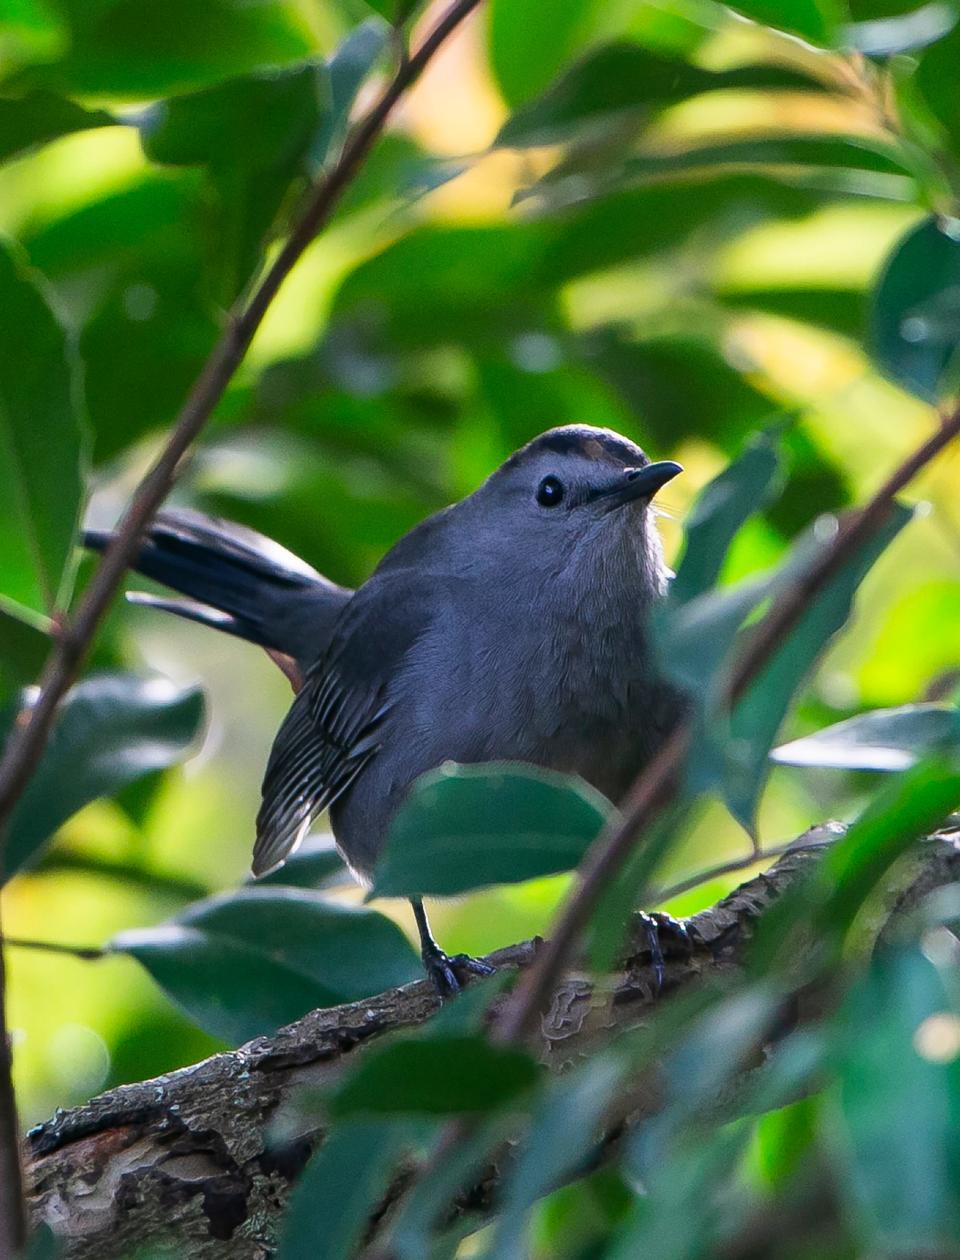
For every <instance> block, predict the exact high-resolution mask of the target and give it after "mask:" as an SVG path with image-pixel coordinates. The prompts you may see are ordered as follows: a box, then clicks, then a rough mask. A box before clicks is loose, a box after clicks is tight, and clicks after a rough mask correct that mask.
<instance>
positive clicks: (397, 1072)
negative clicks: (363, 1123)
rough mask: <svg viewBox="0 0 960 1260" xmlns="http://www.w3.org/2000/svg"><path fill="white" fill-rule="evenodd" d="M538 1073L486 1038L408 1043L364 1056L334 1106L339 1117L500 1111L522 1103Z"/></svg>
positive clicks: (521, 1056)
mask: <svg viewBox="0 0 960 1260" xmlns="http://www.w3.org/2000/svg"><path fill="white" fill-rule="evenodd" d="M538 1074H539V1073H538V1069H537V1066H536V1064H535V1063H534V1062H533V1060H532V1059H531V1058H530V1056H529V1055H528V1054H526V1053H525V1052H524V1051H522V1050H515V1049H512V1048H510V1047H507V1046H494V1045H491V1044H490V1043H489V1042H488V1041H486V1040H485V1039H484V1038H483V1037H482V1036H476V1037H457V1036H435V1037H417V1038H410V1039H403V1040H399V1041H393V1042H391V1043H390V1044H389V1045H386V1046H382V1047H378V1048H377V1049H376V1050H371V1051H370V1052H369V1054H366V1055H364V1057H363V1059H362V1060H361V1061H360V1064H359V1066H358V1067H357V1068H356V1070H355V1071H354V1072H352V1073H351V1075H350V1076H349V1077H348V1078H347V1080H346V1081H345V1082H344V1084H343V1085H342V1086H341V1087H340V1089H339V1090H338V1091H337V1093H336V1094H335V1095H334V1097H333V1099H332V1100H331V1103H330V1108H331V1112H332V1114H333V1115H334V1116H355V1115H368V1114H372V1113H381V1114H400V1115H411V1114H427V1115H455V1114H470V1113H478V1112H487V1111H494V1110H496V1109H497V1108H500V1107H506V1106H508V1105H509V1104H510V1103H513V1102H516V1100H517V1099H518V1098H519V1097H520V1095H521V1094H524V1093H526V1092H527V1090H529V1089H530V1088H531V1087H532V1086H533V1085H534V1083H535V1082H536V1080H537V1077H538Z"/></svg>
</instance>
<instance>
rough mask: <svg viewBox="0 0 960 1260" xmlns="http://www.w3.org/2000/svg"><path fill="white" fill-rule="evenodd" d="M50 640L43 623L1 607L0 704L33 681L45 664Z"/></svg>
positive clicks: (4, 703)
mask: <svg viewBox="0 0 960 1260" xmlns="http://www.w3.org/2000/svg"><path fill="white" fill-rule="evenodd" d="M50 647H51V641H50V638H49V637H48V634H47V633H46V632H45V630H43V629H41V627H40V625H37V624H32V623H31V622H29V621H24V620H23V619H22V618H21V617H17V616H14V615H11V614H10V613H8V612H6V611H5V610H4V608H3V607H2V606H0V705H4V706H5V705H6V704H7V703H8V702H9V701H10V700H12V699H13V696H14V693H15V692H17V691H19V690H20V688H21V687H25V686H26V685H27V683H29V682H33V681H34V679H36V678H37V677H38V676H39V674H40V670H41V669H42V667H43V662H44V661H45V660H46V659H47V653H48V652H49V651H50Z"/></svg>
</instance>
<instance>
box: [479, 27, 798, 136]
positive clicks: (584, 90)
mask: <svg viewBox="0 0 960 1260" xmlns="http://www.w3.org/2000/svg"><path fill="white" fill-rule="evenodd" d="M764 87H802V88H807V89H809V88H811V87H812V84H811V82H810V80H809V79H808V78H806V77H805V76H802V75H800V74H796V73H791V72H790V71H788V70H780V69H777V68H775V67H769V66H748V67H745V68H743V69H736V70H718V71H710V70H701V69H700V68H699V67H697V66H692V65H690V64H689V62H686V61H681V60H679V59H676V58H671V57H664V56H661V55H659V54H658V53H655V52H652V51H651V50H650V49H647V48H644V47H643V46H642V45H640V44H635V43H628V42H626V41H621V42H615V43H610V44H606V45H604V46H602V47H600V48H597V49H594V50H593V51H591V52H589V53H588V54H587V55H586V56H584V57H583V58H582V59H581V60H580V61H578V62H576V63H575V64H574V65H573V66H572V67H571V68H570V69H569V70H567V71H566V73H565V74H564V75H563V76H562V77H561V78H560V79H558V80H557V81H556V82H555V83H554V84H553V85H552V86H551V87H550V88H548V89H547V91H546V92H544V93H543V95H542V96H540V97H539V98H538V99H537V100H535V101H532V102H531V103H530V104H529V105H524V106H521V107H520V109H518V110H517V111H516V113H514V114H513V115H512V117H510V118H508V119H507V121H506V122H505V123H504V125H503V126H502V127H501V129H500V132H499V134H498V136H497V139H496V143H497V144H498V145H506V146H510V147H524V146H527V145H542V144H552V143H556V142H558V141H560V140H564V139H566V138H568V137H569V136H570V135H571V134H572V133H575V132H579V131H582V130H584V129H587V128H595V127H597V126H604V127H605V126H607V125H608V123H610V122H611V121H615V120H616V119H617V118H618V117H622V116H623V115H625V114H628V115H629V114H634V115H637V116H638V117H639V116H643V115H645V114H647V113H649V112H651V111H654V110H658V109H662V108H664V107H665V106H667V105H671V104H675V103H676V102H678V101H682V100H686V99H687V98H689V97H691V96H694V95H697V94H698V93H701V92H709V91H712V90H714V89H717V88H764Z"/></svg>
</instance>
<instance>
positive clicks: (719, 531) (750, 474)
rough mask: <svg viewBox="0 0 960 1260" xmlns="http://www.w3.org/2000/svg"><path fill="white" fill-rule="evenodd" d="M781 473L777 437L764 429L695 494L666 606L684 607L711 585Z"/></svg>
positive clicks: (777, 483) (713, 584)
mask: <svg viewBox="0 0 960 1260" xmlns="http://www.w3.org/2000/svg"><path fill="white" fill-rule="evenodd" d="M781 473H782V469H781V460H780V455H779V443H778V440H777V435H776V434H775V433H774V432H771V431H769V430H768V431H767V432H766V433H763V434H760V435H759V436H757V437H756V438H754V439H753V440H752V441H751V442H750V443H749V445H748V446H747V448H746V450H744V452H743V454H742V455H740V456H739V457H738V458H737V459H735V460H734V461H733V463H731V464H728V465H727V467H726V468H725V469H724V470H723V472H722V473H720V475H719V476H717V477H714V479H713V481H711V482H710V483H709V484H708V485H707V486H706V487H705V488H704V489H703V490H702V491H701V493H700V495H699V496H698V497H697V501H696V503H694V505H693V508H692V509H691V511H690V512H689V513H688V515H687V518H686V521H685V523H684V548H683V556H682V558H681V560H680V564H679V565H678V566H677V576H676V578H675V579H674V580H673V581H672V582H671V583H670V599H671V601H676V602H680V603H684V602H686V601H687V600H689V599H691V598H693V597H694V596H695V595H702V594H703V593H704V592H705V591H707V590H709V589H710V588H711V587H713V586H715V585H716V582H717V579H718V578H719V576H720V570H721V568H722V567H723V563H724V561H725V559H726V556H727V552H728V550H729V548H730V544H731V543H732V542H733V539H734V537H735V535H736V534H737V533H738V532H739V530H740V528H741V527H742V526H743V525H744V524H745V523H746V521H747V519H748V518H749V517H750V516H752V515H753V513H754V512H756V511H758V510H759V509H761V508H762V507H763V506H764V505H765V504H766V503H767V502H769V500H770V499H771V498H772V497H773V495H774V494H775V493H776V491H777V488H778V486H779V484H780V481H781Z"/></svg>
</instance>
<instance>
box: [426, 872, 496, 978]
mask: <svg viewBox="0 0 960 1260" xmlns="http://www.w3.org/2000/svg"><path fill="white" fill-rule="evenodd" d="M410 904H411V906H413V917H414V918H415V919H416V921H417V931H418V932H419V933H420V957H421V958H422V959H423V966H424V969H425V970H426V973H427V975H428V976H429V977H430V979H431V980H432V981H433V983H434V986H435V988H436V990H437V992H438V993H439V994H440V999H441V1001H442V1000H443V999H445V998H449V997H453V996H454V995H455V994H457V993H459V992H460V990H461V989H462V988H463V984H462V982H461V980H460V977H459V975H458V974H457V973H458V972H466V973H467V974H468V975H471V976H491V975H493V971H494V969H493V967H491V966H490V965H489V963H485V962H481V961H480V959H479V958H471V957H470V955H469V954H454V955H453V957H450V956H449V955H448V954H445V953H444V951H443V950H442V949H441V948H440V946H439V945H438V944H437V942H436V941H435V940H434V938H433V933H432V932H431V931H430V924H429V922H428V921H427V912H426V910H424V908H423V902H422V901H421V899H420V898H419V897H411V898H410Z"/></svg>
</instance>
